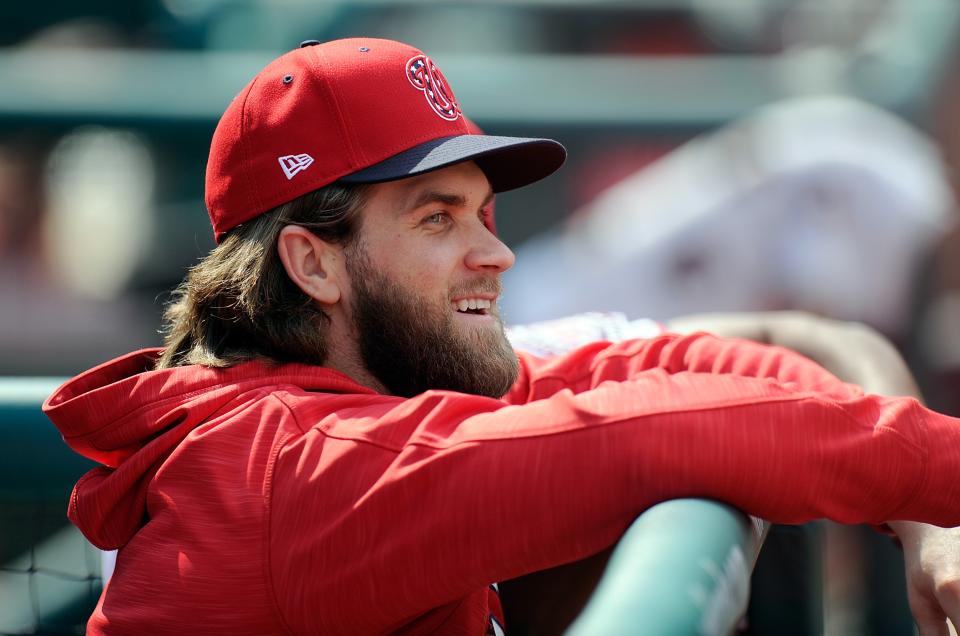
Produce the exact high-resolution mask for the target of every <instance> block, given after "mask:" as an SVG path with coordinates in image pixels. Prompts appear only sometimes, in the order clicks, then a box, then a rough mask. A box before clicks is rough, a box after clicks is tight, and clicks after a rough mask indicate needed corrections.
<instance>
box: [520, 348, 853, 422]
mask: <svg viewBox="0 0 960 636" xmlns="http://www.w3.org/2000/svg"><path fill="white" fill-rule="evenodd" d="M517 355H518V357H519V359H520V376H519V378H518V380H517V382H516V383H515V384H514V386H513V388H512V389H511V391H510V393H508V394H507V395H506V396H505V400H506V401H508V402H510V403H511V404H523V403H525V402H530V401H533V400H539V399H543V398H545V397H548V396H550V395H552V394H553V393H555V392H556V391H559V390H562V389H570V390H571V391H573V392H575V393H579V392H580V391H586V390H589V389H592V388H594V387H596V386H598V385H599V384H600V383H602V382H607V381H611V380H613V381H622V380H629V379H630V378H633V377H635V376H636V375H637V374H639V373H643V372H645V371H649V370H651V369H657V368H659V369H663V370H664V371H666V372H667V373H677V372H679V371H692V372H696V373H711V374H733V375H740V376H744V377H751V378H771V379H774V380H776V381H777V382H779V383H781V384H783V385H785V386H786V387H788V388H793V389H799V390H804V391H811V392H816V393H821V394H824V395H826V396H830V397H835V398H848V397H852V396H854V395H859V394H861V393H862V391H861V390H860V388H859V387H857V386H855V385H852V384H846V383H844V382H842V381H841V380H839V379H837V378H836V377H835V376H834V375H832V374H831V373H830V372H828V371H826V370H825V369H823V368H822V367H821V366H820V365H818V364H816V363H815V362H813V361H811V360H809V359H807V358H805V357H804V356H802V355H800V354H798V353H795V352H793V351H790V350H788V349H784V348H782V347H777V346H772V345H765V344H760V343H757V342H752V341H749V340H741V339H736V338H717V337H716V336H712V335H710V334H707V333H703V332H700V333H694V334H688V335H680V334H674V333H668V334H663V335H661V336H658V337H655V338H649V339H643V340H624V341H620V342H615V343H610V342H595V343H592V344H589V345H586V346H583V347H580V348H579V349H576V350H574V351H571V352H570V353H568V354H565V355H561V356H557V357H552V358H538V357H536V356H533V355H531V354H529V353H525V352H517Z"/></svg>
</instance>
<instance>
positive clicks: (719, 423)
mask: <svg viewBox="0 0 960 636" xmlns="http://www.w3.org/2000/svg"><path fill="white" fill-rule="evenodd" d="M563 158H564V151H563V148H562V147H561V146H560V145H559V144H557V143H556V142H553V141H549V140H542V139H517V138H504V137H485V136H479V135H470V134H468V130H467V128H466V124H465V123H464V120H463V116H462V113H461V111H460V106H459V105H458V104H457V102H456V100H455V98H454V95H453V92H452V90H451V89H450V87H449V86H448V85H447V83H446V80H445V79H444V77H443V75H442V74H441V73H440V71H439V70H438V69H437V68H436V66H435V65H434V64H433V62H432V61H431V60H430V59H429V58H428V57H426V56H425V55H424V54H423V53H422V52H420V51H418V50H416V49H413V48H412V47H409V46H407V45H403V44H400V43H397V42H391V41H386V40H376V39H350V40H340V41H336V42H330V43H326V44H317V43H305V46H304V47H302V48H300V49H298V50H296V51H293V52H290V53H288V54H286V55H284V56H282V57H280V58H279V59H277V60H275V61H274V62H272V63H271V64H270V65H268V66H267V67H266V68H265V69H264V70H263V71H262V72H261V73H260V74H259V75H257V77H255V78H254V79H253V80H252V81H251V83H250V84H249V85H248V86H247V87H246V88H245V89H244V90H243V91H241V93H240V95H238V96H237V97H236V98H235V99H234V101H233V102H232V104H231V105H230V106H229V107H228V108H227V111H226V113H225V114H224V116H223V118H222V119H221V121H220V124H219V125H218V127H217V131H216V133H215V134H214V138H213V143H212V147H211V154H210V161H209V163H208V167H207V205H208V208H209V213H210V218H211V221H212V224H213V229H214V233H215V236H216V238H217V241H218V242H219V245H218V247H216V248H215V249H214V250H213V251H212V252H211V253H210V254H209V255H208V256H207V257H206V258H205V259H204V260H203V261H202V262H201V263H199V264H198V265H197V266H196V267H194V268H193V269H192V270H191V272H190V273H189V274H188V276H187V278H186V280H185V281H184V283H183V285H182V286H181V287H180V289H179V291H178V296H177V298H176V300H175V301H174V303H173V304H172V305H171V307H170V308H169V310H168V314H167V321H168V323H167V324H168V332H167V337H166V343H165V344H166V346H165V347H164V349H163V350H145V351H139V352H134V353H131V354H129V355H127V356H124V357H122V358H119V359H117V360H114V361H112V362H109V363H106V364H104V365H102V366H100V367H97V368H95V369H92V370H90V371H88V372H86V373H84V374H82V375H80V376H78V377H77V378H74V379H73V380H71V381H69V382H68V383H66V384H65V385H64V386H63V387H61V388H60V389H58V391H57V392H55V393H54V394H53V395H52V396H51V397H50V398H49V399H48V401H47V403H46V404H45V410H46V412H47V413H48V414H49V415H50V417H51V419H53V421H54V422H55V423H56V424H57V426H58V427H59V428H60V430H61V431H62V432H63V435H64V439H65V440H66V441H67V442H68V443H69V444H70V445H71V447H73V448H74V449H75V450H77V452H80V453H82V454H84V455H86V456H88V457H91V458H94V459H95V460H97V461H98V462H100V463H102V464H103V467H101V468H97V469H94V470H93V471H91V472H90V473H88V474H87V475H85V476H84V477H83V478H82V479H81V480H80V481H79V482H78V483H77V486H76V488H75V490H74V493H73V496H72V498H71V504H70V508H69V516H70V518H71V520H72V521H73V522H74V523H75V524H77V525H78V527H80V528H81V529H82V530H83V532H84V534H85V535H86V536H87V538H88V539H89V540H90V541H91V542H92V543H94V544H95V545H97V546H99V547H101V548H104V549H113V548H120V552H119V556H118V559H117V564H116V569H115V571H114V574H113V577H112V578H111V580H110V582H109V584H108V585H107V587H106V588H105V590H104V593H103V595H102V597H101V600H100V603H99V604H98V606H97V609H96V610H95V612H94V615H93V617H92V618H91V620H90V623H89V626H88V630H89V632H90V633H93V634H109V633H151V634H164V633H171V634H173V633H177V634H180V633H206V634H219V633H224V634H225V633H230V634H240V633H249V634H270V633H303V634H311V633H323V634H374V633H398V634H425V633H442V634H484V633H498V630H499V631H502V629H503V624H504V622H505V620H504V617H503V615H502V612H501V609H500V607H501V606H500V603H499V599H498V597H497V587H496V583H497V582H500V581H504V580H508V579H513V578H515V577H518V576H521V575H523V574H526V573H529V572H534V571H539V570H544V569H547V568H551V567H554V566H557V565H559V564H563V563H569V562H572V561H576V560H578V559H583V558H585V557H587V556H589V555H592V554H595V553H598V552H600V551H601V550H603V549H605V548H607V547H609V546H610V545H612V544H613V543H614V542H616V540H617V538H618V537H619V536H620V534H621V533H622V532H623V530H624V529H625V528H626V527H627V525H628V524H629V523H630V521H631V520H632V519H633V518H635V517H636V515H637V514H639V513H640V512H641V511H643V510H644V509H645V508H647V507H649V506H650V505H652V504H653V503H656V502H658V501H661V500H664V499H668V498H673V497H679V496H703V497H712V498H716V499H720V500H723V501H728V502H730V503H731V504H733V505H735V506H738V507H739V508H741V509H743V510H745V511H747V512H750V513H752V514H755V515H758V516H762V517H764V518H767V519H770V520H772V521H775V522H784V523H795V522H802V521H804V520H807V519H811V518H815V517H823V516H827V517H831V518H833V519H836V520H839V521H842V522H850V523H856V522H873V523H880V522H883V521H885V520H888V519H912V520H916V521H923V522H930V523H939V524H942V525H954V524H957V523H960V484H958V483H957V481H956V480H955V479H954V478H953V476H952V475H951V473H952V472H953V471H952V469H954V468H955V467H956V466H957V465H958V462H960V422H958V421H957V420H954V419H951V418H949V417H946V416H943V415H939V414H937V413H934V412H931V411H929V410H926V409H924V408H923V407H922V406H921V405H920V404H919V403H918V402H917V401H916V400H913V399H908V398H885V397H879V396H875V395H864V394H863V393H862V391H861V390H860V389H859V388H858V387H856V386H852V385H848V384H844V383H842V382H840V381H838V380H837V379H836V378H835V377H833V376H832V375H830V374H829V373H827V372H826V371H824V370H823V369H821V368H820V367H818V366H816V365H815V364H813V363H811V362H810V361H809V360H807V359H805V358H803V357H801V356H799V355H796V354H792V353H790V352H788V351H786V350H782V349H776V348H770V347H766V346H763V345H759V344H750V343H747V342H745V341H733V340H730V341H726V340H720V339H717V338H715V337H712V336H708V335H706V334H696V335H692V336H678V335H670V334H667V335H663V336H659V337H656V338H651V339H648V340H627V341H624V342H621V343H616V344H610V343H606V342H600V343H594V344H590V345H588V346H586V347H581V348H579V349H577V350H575V351H574V352H572V353H570V354H568V355H564V356H559V357H556V358H551V359H541V358H536V357H534V356H531V355H528V354H522V353H521V354H515V353H514V352H512V351H511V349H510V347H509V346H508V344H507V342H506V339H505V338H504V335H503V327H502V324H501V321H500V318H499V315H498V312H497V307H496V301H497V298H498V296H499V294H500V287H499V277H500V274H502V272H503V271H505V270H506V269H507V268H509V267H510V266H511V264H512V263H513V254H512V253H511V252H510V250H509V249H507V247H506V246H505V245H504V244H503V243H501V242H500V241H499V240H498V239H497V237H496V236H495V235H494V234H493V233H492V232H491V231H490V229H489V227H490V219H489V216H490V205H491V204H492V200H493V195H494V193H495V192H502V191H505V190H509V189H511V188H515V187H519V186H522V185H525V184H527V183H530V182H532V181H535V180H537V179H540V178H543V177H545V176H547V175H548V174H550V173H551V172H553V171H554V170H556V169H557V168H558V167H559V165H560V164H561V163H562V161H563ZM558 293H562V290H558ZM923 527H924V528H926V526H923ZM923 545H931V544H930V543H929V542H924V543H923ZM937 545H940V544H937ZM912 554H922V553H921V552H920V551H919V550H915V551H914V552H912ZM930 597H931V598H932V597H933V595H931V596H930ZM947 611H949V612H953V611H954V609H953V608H948V609H947ZM951 616H953V618H954V620H957V618H958V616H957V615H956V614H953V613H951ZM507 619H509V617H507ZM941 625H943V621H942V620H941Z"/></svg>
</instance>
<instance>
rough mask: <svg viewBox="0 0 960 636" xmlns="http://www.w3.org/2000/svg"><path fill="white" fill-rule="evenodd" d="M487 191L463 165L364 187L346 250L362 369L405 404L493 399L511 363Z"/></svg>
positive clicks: (505, 253)
mask: <svg viewBox="0 0 960 636" xmlns="http://www.w3.org/2000/svg"><path fill="white" fill-rule="evenodd" d="M491 203H492V193H491V191H490V185H489V183H488V182H487V179H486V177H485V176H484V174H483V172H482V171H481V170H480V169H479V168H478V167H477V166H476V165H475V164H473V163H472V162H468V163H462V164H457V165H455V166H452V167H449V168H445V169H443V170H438V171H436V172H432V173H428V174H426V175H421V176H419V177H413V178H410V179H403V180H401V181H395V182H390V183H384V184H378V185H376V186H373V187H372V188H371V192H370V196H369V198H368V201H367V204H366V206H365V207H364V211H363V223H362V228H361V230H360V233H359V236H358V238H357V241H356V242H355V243H354V244H353V245H352V246H351V247H350V248H349V249H348V250H347V251H346V257H347V266H348V269H349V272H350V283H351V289H350V291H349V293H348V295H347V296H348V306H349V308H350V313H351V316H352V319H353V326H354V328H355V330H356V333H355V337H356V340H357V344H358V347H359V352H360V356H361V358H362V362H363V364H364V366H365V367H366V368H367V370H368V371H369V372H370V373H372V374H373V375H374V376H375V377H376V378H377V379H378V380H379V381H380V382H382V383H383V384H384V386H386V387H387V389H388V390H389V391H390V392H391V393H393V394H395V395H401V396H405V397H409V396H412V395H416V394H419V393H422V392H423V391H426V390H429V389H447V390H452V391H460V392H464V393H473V394H478V395H486V396H489V397H500V396H501V395H503V394H504V393H506V392H507V390H509V388H510V386H511V385H512V384H513V382H514V380H515V379H516V376H517V370H518V364H517V358H516V356H515V355H514V353H513V351H512V349H511V348H510V345H509V344H508V342H507V340H506V337H505V336H504V333H503V324H502V322H501V320H500V316H499V312H498V309H497V305H496V301H497V298H498V297H499V295H500V274H501V273H502V272H504V271H505V270H507V269H508V268H509V267H510V266H511V265H513V260H514V257H513V253H512V252H511V251H510V250H509V248H507V246H506V245H504V244H503V243H502V242H500V240H499V239H497V237H496V236H494V235H493V234H492V233H491V232H490V231H489V230H488V229H487V227H486V226H485V225H484V215H485V214H488V213H489V206H490V204H491Z"/></svg>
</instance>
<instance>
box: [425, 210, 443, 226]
mask: <svg viewBox="0 0 960 636" xmlns="http://www.w3.org/2000/svg"><path fill="white" fill-rule="evenodd" d="M446 221H447V213H446V212H437V213H436V214H431V215H430V216H425V217H423V221H422V222H423V223H426V224H427V225H441V224H443V223H446Z"/></svg>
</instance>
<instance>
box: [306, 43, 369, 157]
mask: <svg viewBox="0 0 960 636" xmlns="http://www.w3.org/2000/svg"><path fill="white" fill-rule="evenodd" d="M310 48H311V49H314V51H313V52H314V56H315V58H316V60H317V64H318V65H320V66H322V67H323V69H322V70H323V71H324V73H322V75H321V77H323V78H325V80H324V84H325V86H324V88H326V89H327V90H326V91H324V99H325V100H327V101H328V102H330V103H332V106H333V109H334V110H335V111H337V121H338V124H339V125H338V126H337V132H338V133H339V134H340V138H341V139H342V140H343V141H344V142H345V145H346V146H347V149H348V151H349V153H350V160H351V161H350V167H351V169H353V168H354V166H357V165H362V163H361V161H359V160H361V159H365V157H361V155H360V154H359V153H358V150H357V148H356V147H355V146H354V145H353V137H351V136H350V135H348V134H346V132H345V131H344V129H343V123H344V118H343V111H342V110H341V109H340V100H339V99H337V96H336V94H335V93H334V90H333V86H332V84H331V82H330V81H329V79H328V78H329V77H330V76H331V74H330V64H329V63H328V60H327V56H326V55H325V54H324V53H323V52H322V51H319V50H316V49H319V47H310Z"/></svg>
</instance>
